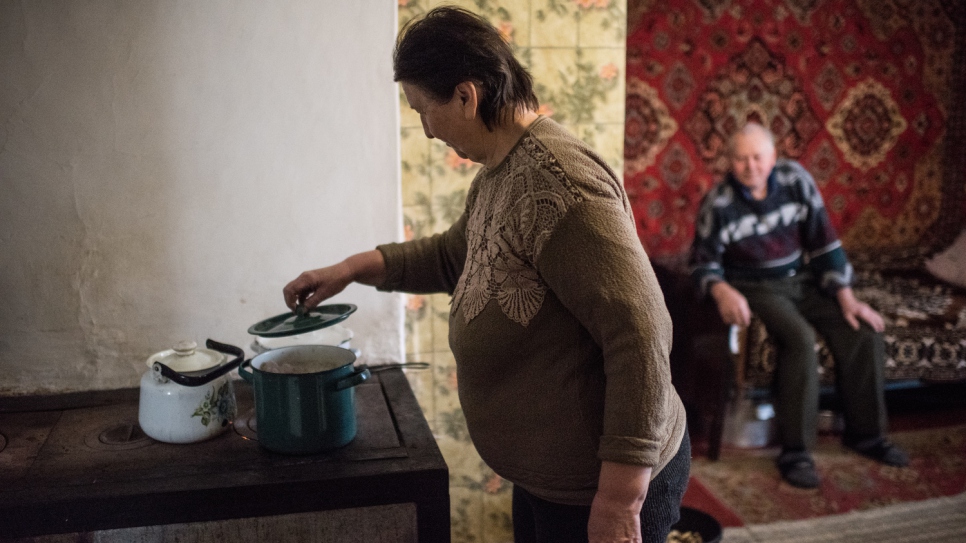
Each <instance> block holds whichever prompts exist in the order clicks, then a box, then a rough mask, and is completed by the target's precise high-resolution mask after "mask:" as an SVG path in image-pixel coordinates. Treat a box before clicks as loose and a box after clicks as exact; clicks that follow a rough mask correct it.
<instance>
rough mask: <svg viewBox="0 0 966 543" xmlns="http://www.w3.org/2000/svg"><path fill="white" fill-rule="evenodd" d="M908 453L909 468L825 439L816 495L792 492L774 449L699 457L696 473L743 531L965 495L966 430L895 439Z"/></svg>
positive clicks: (818, 451)
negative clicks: (738, 520)
mask: <svg viewBox="0 0 966 543" xmlns="http://www.w3.org/2000/svg"><path fill="white" fill-rule="evenodd" d="M890 438H891V439H892V440H893V441H895V442H896V443H898V444H899V445H900V446H902V447H903V448H904V449H905V450H906V451H908V452H909V455H910V458H911V462H910V465H909V466H908V467H905V468H894V467H890V466H885V465H882V464H879V463H877V462H874V461H872V460H869V459H866V458H864V457H862V456H859V455H858V454H855V453H853V452H851V451H849V450H847V449H845V448H844V447H842V446H841V445H840V443H839V440H838V437H837V436H835V437H833V436H822V437H820V438H819V443H818V446H817V447H816V449H815V451H814V456H815V463H816V467H817V469H818V472H819V476H820V477H821V478H822V484H821V486H820V487H819V488H817V489H811V490H805V489H799V488H795V487H793V486H791V485H789V484H787V483H785V482H783V481H782V480H781V477H780V476H779V474H778V470H777V469H776V468H775V463H774V459H775V456H776V455H777V453H778V450H777V449H776V448H768V449H757V450H749V449H745V450H741V449H725V450H724V451H723V452H722V455H721V458H720V459H719V460H718V461H716V462H712V461H709V460H707V459H705V458H698V459H695V460H694V462H693V463H692V467H691V474H692V476H694V477H697V478H698V479H699V480H700V481H701V482H702V483H703V484H704V485H705V486H706V487H707V488H708V489H709V490H710V491H711V492H712V493H713V494H714V495H715V497H717V498H718V499H719V500H720V501H721V502H723V503H724V504H726V505H727V506H728V507H730V508H731V509H732V510H733V511H734V512H735V513H737V514H738V516H740V517H741V519H742V520H743V521H744V522H745V524H746V525H752V524H766V523H772V522H776V521H785V520H798V519H807V518H813V517H820V516H826V515H835V514H840V513H846V512H849V511H853V510H867V509H873V508H878V507H883V506H887V505H892V504H897V503H901V502H912V501H919V500H925V499H929V498H936V497H941V496H953V495H957V494H962V493H963V492H966V426H955V427H947V428H934V429H929V430H918V431H910V432H898V433H892V434H890Z"/></svg>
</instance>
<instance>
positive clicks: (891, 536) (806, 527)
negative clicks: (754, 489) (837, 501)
mask: <svg viewBox="0 0 966 543" xmlns="http://www.w3.org/2000/svg"><path fill="white" fill-rule="evenodd" d="M855 541H875V542H876V543H961V542H963V541H966V494H959V495H958V496H952V497H942V498H933V499H931V500H923V501H920V502H909V503H901V504H898V505H890V506H886V507H880V508H878V509H871V510H868V511H853V512H851V513H847V514H844V515H835V516H831V517H822V518H817V519H807V520H795V521H785V522H775V523H772V524H763V525H757V526H747V527H744V528H728V529H726V530H725V532H724V538H723V543H853V542H855Z"/></svg>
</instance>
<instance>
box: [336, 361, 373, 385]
mask: <svg viewBox="0 0 966 543" xmlns="http://www.w3.org/2000/svg"><path fill="white" fill-rule="evenodd" d="M370 375H372V374H371V373H369V367H368V366H364V365H363V366H359V367H358V368H356V371H354V372H352V373H351V374H350V375H349V376H347V377H343V378H342V379H339V380H338V381H336V382H335V385H334V386H335V389H336V390H345V389H347V388H350V387H354V386H356V385H358V384H360V383H363V382H365V381H366V380H368V379H369V376H370Z"/></svg>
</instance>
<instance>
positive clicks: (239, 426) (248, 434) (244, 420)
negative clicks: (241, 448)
mask: <svg viewBox="0 0 966 543" xmlns="http://www.w3.org/2000/svg"><path fill="white" fill-rule="evenodd" d="M231 426H232V428H234V430H235V433H236V434H238V435H240V436H242V437H243V438H245V439H251V440H252V441H258V424H257V419H256V417H255V410H254V409H249V410H248V412H246V413H244V414H241V415H238V416H237V417H235V420H234V421H232V424H231Z"/></svg>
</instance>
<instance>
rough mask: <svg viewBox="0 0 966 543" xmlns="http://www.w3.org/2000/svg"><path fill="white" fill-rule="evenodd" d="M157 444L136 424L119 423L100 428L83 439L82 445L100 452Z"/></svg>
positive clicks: (130, 422) (131, 422) (129, 422)
mask: <svg viewBox="0 0 966 543" xmlns="http://www.w3.org/2000/svg"><path fill="white" fill-rule="evenodd" d="M155 443H157V442H156V441H155V440H153V439H151V438H150V437H148V435H147V434H145V433H144V430H142V429H141V427H140V426H138V423H137V422H133V421H121V422H115V423H111V424H109V425H107V426H102V427H100V428H98V429H97V430H94V431H93V432H91V433H90V434H88V435H87V436H86V437H85V438H84V444H85V445H87V446H88V447H90V448H92V449H97V450H100V451H127V450H130V449H141V448H144V447H149V446H151V445H154V444H155Z"/></svg>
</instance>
